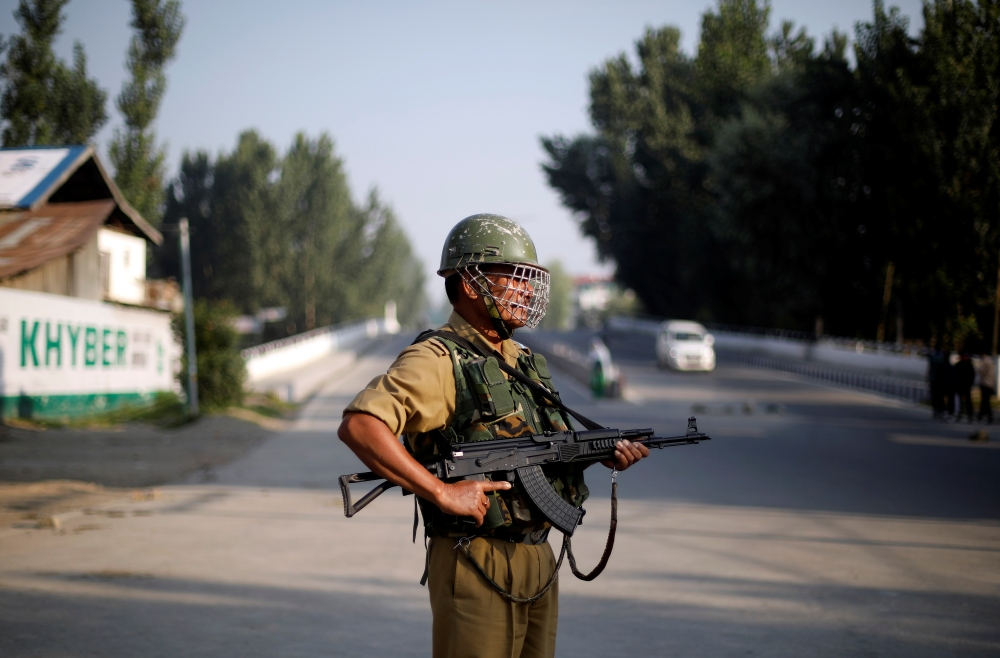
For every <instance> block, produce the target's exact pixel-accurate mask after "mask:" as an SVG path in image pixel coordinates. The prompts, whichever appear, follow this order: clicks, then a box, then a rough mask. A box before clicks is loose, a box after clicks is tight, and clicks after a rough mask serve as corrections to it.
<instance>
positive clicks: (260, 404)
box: [240, 393, 299, 420]
mask: <svg viewBox="0 0 1000 658" xmlns="http://www.w3.org/2000/svg"><path fill="white" fill-rule="evenodd" d="M240 406H242V407H243V408H244V409H249V410H250V411H253V412H254V413H258V414H260V415H261V416H266V417H268V418H279V419H283V420H284V419H290V418H292V417H294V416H295V414H296V412H298V410H299V405H297V404H295V403H293V402H283V401H282V400H279V399H278V396H276V395H275V394H274V393H266V394H263V393H248V394H247V395H246V397H244V399H243V404H242V405H240Z"/></svg>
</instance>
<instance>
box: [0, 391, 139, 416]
mask: <svg viewBox="0 0 1000 658" xmlns="http://www.w3.org/2000/svg"><path fill="white" fill-rule="evenodd" d="M155 397H156V396H155V394H154V393H90V394H83V395H15V396H10V397H3V398H0V417H3V418H25V419H36V420H59V419H64V418H65V419H70V418H80V417H81V416H92V415H94V414H99V413H103V412H105V411H112V410H114V409H118V408H120V407H122V406H125V405H130V406H133V407H143V406H146V405H149V404H152V403H153V400H154V399H155Z"/></svg>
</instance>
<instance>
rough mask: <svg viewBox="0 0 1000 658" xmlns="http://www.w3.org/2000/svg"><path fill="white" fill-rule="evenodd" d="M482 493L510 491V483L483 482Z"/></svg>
mask: <svg viewBox="0 0 1000 658" xmlns="http://www.w3.org/2000/svg"><path fill="white" fill-rule="evenodd" d="M482 484H483V492H487V491H507V490H508V489H510V487H511V484H510V482H506V481H500V482H483V483H482Z"/></svg>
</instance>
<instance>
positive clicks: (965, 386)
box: [955, 352, 976, 423]
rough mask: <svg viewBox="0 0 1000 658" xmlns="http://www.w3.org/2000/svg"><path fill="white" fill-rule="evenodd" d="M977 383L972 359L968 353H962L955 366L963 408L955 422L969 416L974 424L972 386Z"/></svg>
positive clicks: (956, 380)
mask: <svg viewBox="0 0 1000 658" xmlns="http://www.w3.org/2000/svg"><path fill="white" fill-rule="evenodd" d="M975 381H976V370H975V368H973V366H972V359H971V358H970V357H969V354H968V353H967V352H962V354H961V355H960V356H959V357H958V363H956V364H955V390H956V392H957V393H958V399H959V401H960V402H961V407H960V408H959V410H958V416H957V417H956V419H955V420H962V416H967V417H968V419H969V422H970V423H971V422H972V384H973V383H974V382H975Z"/></svg>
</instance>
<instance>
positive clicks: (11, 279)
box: [0, 146, 163, 306]
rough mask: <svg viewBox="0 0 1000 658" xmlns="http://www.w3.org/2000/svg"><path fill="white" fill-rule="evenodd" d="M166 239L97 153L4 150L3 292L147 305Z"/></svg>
mask: <svg viewBox="0 0 1000 658" xmlns="http://www.w3.org/2000/svg"><path fill="white" fill-rule="evenodd" d="M162 241H163V236H162V235H160V232H159V231H157V230H156V229H155V228H153V227H152V226H150V224H149V223H148V222H147V221H146V220H145V219H143V218H142V216H141V215H140V214H139V213H138V212H136V210H135V209H134V208H132V207H131V206H130V205H129V204H128V202H127V201H125V199H124V198H122V195H121V192H119V191H118V188H117V186H116V185H115V183H114V181H113V180H112V179H111V178H110V177H109V176H108V175H107V173H106V172H105V171H104V168H103V167H102V166H101V163H100V161H99V160H98V158H97V155H96V154H95V153H94V150H93V148H91V147H89V146H66V147H52V148H15V149H0V287H6V288H17V289H20V290H31V291H36V292H47V293H53V294H57V295H67V296H70V297H80V298H83V299H101V300H107V301H114V302H119V303H123V304H132V305H137V306H138V305H142V304H144V303H145V302H146V244H147V243H152V244H157V245H158V244H160V243H161V242H162Z"/></svg>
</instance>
